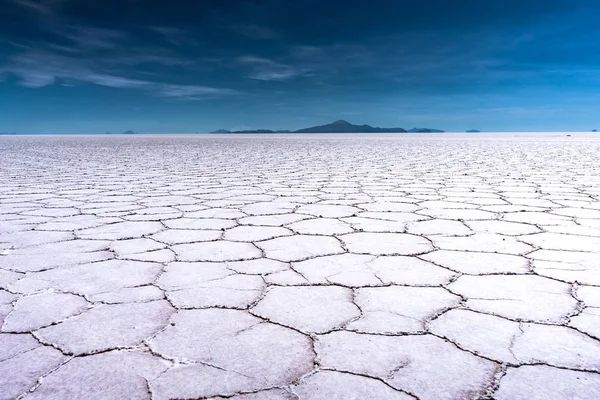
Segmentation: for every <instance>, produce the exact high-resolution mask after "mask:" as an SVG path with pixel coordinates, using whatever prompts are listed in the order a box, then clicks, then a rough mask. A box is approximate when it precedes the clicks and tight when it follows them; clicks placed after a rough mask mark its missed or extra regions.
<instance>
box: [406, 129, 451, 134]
mask: <svg viewBox="0 0 600 400" xmlns="http://www.w3.org/2000/svg"><path fill="white" fill-rule="evenodd" d="M408 131H409V132H410V133H442V132H444V131H442V130H440V129H431V128H412V129H409V130H408Z"/></svg>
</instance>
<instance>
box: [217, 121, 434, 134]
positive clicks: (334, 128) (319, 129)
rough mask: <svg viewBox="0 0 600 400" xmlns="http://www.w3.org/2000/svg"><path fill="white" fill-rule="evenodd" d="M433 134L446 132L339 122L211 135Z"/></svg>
mask: <svg viewBox="0 0 600 400" xmlns="http://www.w3.org/2000/svg"><path fill="white" fill-rule="evenodd" d="M406 132H409V133H432V132H444V131H442V130H439V129H430V128H413V129H410V130H408V131H407V130H406V129H403V128H379V127H374V126H371V125H354V124H351V123H350V122H348V121H344V120H339V121H335V122H332V123H331V124H327V125H318V126H313V127H310V128H304V129H298V130H297V131H289V130H276V131H273V130H270V129H255V130H239V131H230V130H227V129H219V130H216V131H213V132H211V133H406Z"/></svg>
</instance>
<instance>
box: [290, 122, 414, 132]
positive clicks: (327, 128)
mask: <svg viewBox="0 0 600 400" xmlns="http://www.w3.org/2000/svg"><path fill="white" fill-rule="evenodd" d="M385 132H389V133H392V132H406V130H404V129H402V128H377V127H373V126H371V125H353V124H351V123H350V122H348V121H343V120H339V121H335V122H332V123H331V124H327V125H319V126H313V127H310V128H304V129H299V130H297V131H295V133H385Z"/></svg>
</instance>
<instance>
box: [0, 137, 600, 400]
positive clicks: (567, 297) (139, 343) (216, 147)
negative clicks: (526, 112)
mask: <svg viewBox="0 0 600 400" xmlns="http://www.w3.org/2000/svg"><path fill="white" fill-rule="evenodd" d="M117 147H118V148H119V152H115V151H114V149H116V148H117ZM174 148H175V149H176V151H173V149H174ZM399 154H402V155H403V157H398V155H399ZM599 154H600V142H598V141H597V140H595V139H591V138H585V137H578V136H577V135H573V136H572V137H571V138H568V139H565V137H564V135H558V134H557V135H554V136H552V135H541V136H537V137H535V138H534V139H533V140H532V138H530V137H526V136H522V135H521V136H519V135H517V136H516V137H512V136H511V137H507V136H489V137H478V136H469V137H464V136H460V135H453V136H447V135H436V136H427V135H420V136H410V135H370V136H367V137H365V136H360V135H354V136H351V137H347V136H343V135H329V136H327V135H322V136H318V137H317V136H310V137H304V136H300V135H295V136H268V137H264V136H247V137H227V138H223V137H215V136H202V137H200V136H183V137H178V136H136V137H119V136H113V137H104V136H103V137H94V136H86V137H83V136H82V137H76V136H72V137H62V136H51V137H27V136H24V137H3V138H2V141H0V388H1V390H0V400H1V399H26V400H30V399H61V400H63V399H67V400H68V399H81V398H89V399H121V398H127V399H154V400H159V399H200V398H202V399H213V400H216V399H225V398H231V399H235V400H263V399H265V400H270V399H273V400H281V399H284V400H291V399H297V400H298V399H299V400H313V399H315V400H316V399H344V400H346V399H365V398H378V399H415V398H417V399H424V400H425V399H497V400H504V399H510V400H512V399H557V400H559V399H573V398H577V399H585V400H587V399H597V398H600V261H599V254H600V186H599V184H598V180H597V176H598V175H600V156H599Z"/></svg>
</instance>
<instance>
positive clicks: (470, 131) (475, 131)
mask: <svg viewBox="0 0 600 400" xmlns="http://www.w3.org/2000/svg"><path fill="white" fill-rule="evenodd" d="M480 132H481V131H478V130H477V129H469V130H468V131H467V133H480Z"/></svg>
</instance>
